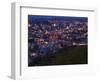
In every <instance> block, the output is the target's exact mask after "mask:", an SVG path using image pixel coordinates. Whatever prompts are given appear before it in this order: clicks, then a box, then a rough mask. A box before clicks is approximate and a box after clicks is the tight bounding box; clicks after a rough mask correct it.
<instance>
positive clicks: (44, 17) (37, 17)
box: [28, 15, 88, 22]
mask: <svg viewBox="0 0 100 82" xmlns="http://www.w3.org/2000/svg"><path fill="white" fill-rule="evenodd" d="M34 20H40V21H43V20H44V21H46V20H65V21H81V22H88V17H74V16H73V17H71V16H47V15H28V21H34Z"/></svg>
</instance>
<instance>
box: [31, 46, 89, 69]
mask: <svg viewBox="0 0 100 82" xmlns="http://www.w3.org/2000/svg"><path fill="white" fill-rule="evenodd" d="M87 63H88V53H87V46H73V47H69V48H67V49H62V50H61V51H59V52H58V53H55V54H49V55H45V56H42V57H37V58H33V61H32V63H30V64H29V66H30V67H31V66H48V65H72V64H73V65H74V64H87Z"/></svg>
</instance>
